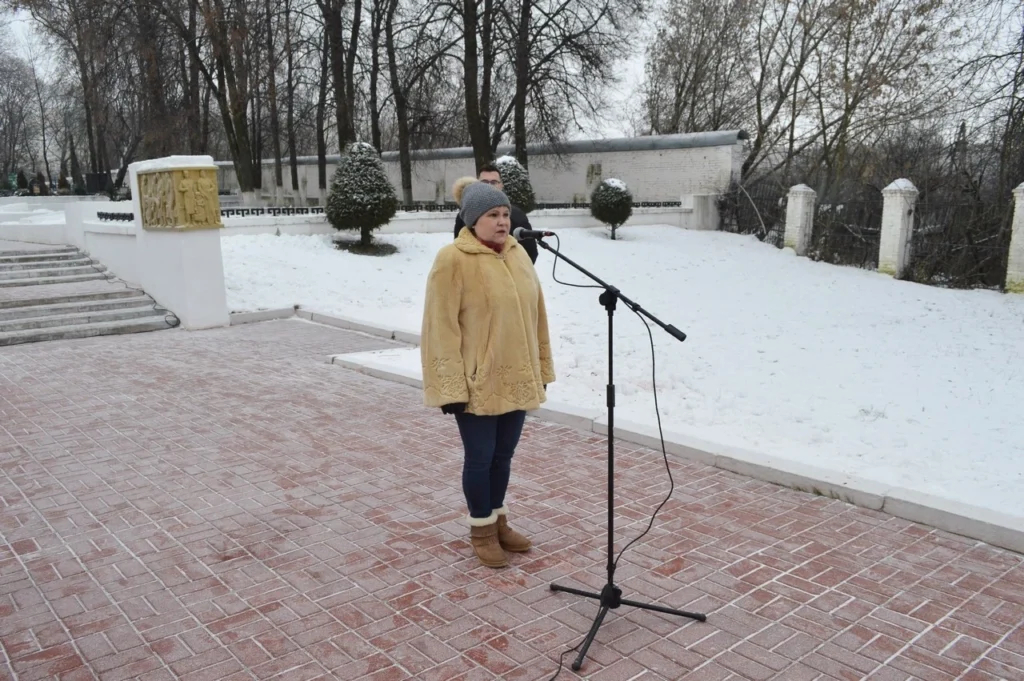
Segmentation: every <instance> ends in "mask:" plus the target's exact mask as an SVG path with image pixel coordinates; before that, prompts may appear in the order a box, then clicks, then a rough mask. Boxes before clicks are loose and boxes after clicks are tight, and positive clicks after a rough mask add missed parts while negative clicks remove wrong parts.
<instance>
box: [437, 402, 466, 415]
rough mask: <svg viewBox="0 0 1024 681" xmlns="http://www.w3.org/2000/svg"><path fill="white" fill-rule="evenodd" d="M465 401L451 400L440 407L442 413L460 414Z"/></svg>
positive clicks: (463, 410) (462, 411) (464, 407)
mask: <svg viewBox="0 0 1024 681" xmlns="http://www.w3.org/2000/svg"><path fill="white" fill-rule="evenodd" d="M466 404H467V403H466V402H452V403H451V404H446V405H444V406H443V407H441V413H442V414H462V413H464V412H465V411H466Z"/></svg>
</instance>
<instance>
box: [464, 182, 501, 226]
mask: <svg viewBox="0 0 1024 681" xmlns="http://www.w3.org/2000/svg"><path fill="white" fill-rule="evenodd" d="M499 206H505V207H506V208H511V206H512V204H511V203H509V200H508V197H507V196H505V192H503V191H501V190H500V189H496V188H495V187H492V186H491V185H489V184H487V183H486V182H474V183H473V184H471V185H469V186H468V187H466V189H465V190H464V191H463V192H462V221H463V222H465V223H466V225H468V226H469V227H473V226H475V225H476V221H477V220H479V219H480V216H482V215H484V214H485V213H486V212H487V211H489V210H491V209H494V208H498V207H499Z"/></svg>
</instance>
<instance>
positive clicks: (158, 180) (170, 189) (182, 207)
mask: <svg viewBox="0 0 1024 681" xmlns="http://www.w3.org/2000/svg"><path fill="white" fill-rule="evenodd" d="M139 203H140V204H141V207H142V228H143V229H150V230H182V231H187V230H193V229H218V228H220V227H223V224H222V223H221V221H220V200H219V198H218V196H217V171H216V169H214V168H183V169H174V170H161V171H156V172H150V173H143V174H140V175H139Z"/></svg>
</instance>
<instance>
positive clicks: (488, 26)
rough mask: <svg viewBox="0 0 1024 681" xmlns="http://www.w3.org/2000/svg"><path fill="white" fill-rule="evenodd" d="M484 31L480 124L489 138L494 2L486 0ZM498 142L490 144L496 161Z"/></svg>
mask: <svg viewBox="0 0 1024 681" xmlns="http://www.w3.org/2000/svg"><path fill="white" fill-rule="evenodd" d="M481 19H482V20H483V30H482V31H481V32H480V51H481V52H482V53H483V61H484V64H483V70H484V73H483V79H482V80H481V82H480V122H481V125H483V128H484V130H485V131H486V133H487V135H488V137H489V136H490V130H491V82H492V79H493V77H494V56H495V55H494V51H495V46H494V0H484V15H483V17H481ZM497 148H498V140H497V139H495V140H494V142H493V144H491V143H488V156H489V158H490V160H493V159H494V151H495V149H497Z"/></svg>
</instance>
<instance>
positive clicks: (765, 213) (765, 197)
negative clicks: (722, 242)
mask: <svg viewBox="0 0 1024 681" xmlns="http://www.w3.org/2000/svg"><path fill="white" fill-rule="evenodd" d="M787 196H788V192H787V191H786V190H785V189H783V188H782V187H779V186H777V185H776V184H774V183H773V182H770V181H763V182H755V183H750V184H749V185H738V184H736V183H733V184H732V186H730V187H729V191H727V192H726V193H725V194H723V195H722V197H721V198H720V199H719V200H718V214H719V217H720V218H721V225H722V230H723V231H726V232H733V233H736V234H753V235H754V236H756V237H757V238H758V239H760V240H761V241H763V242H765V243H766V244H771V245H772V246H775V247H776V248H782V243H783V240H784V238H785V235H786V199H787Z"/></svg>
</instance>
